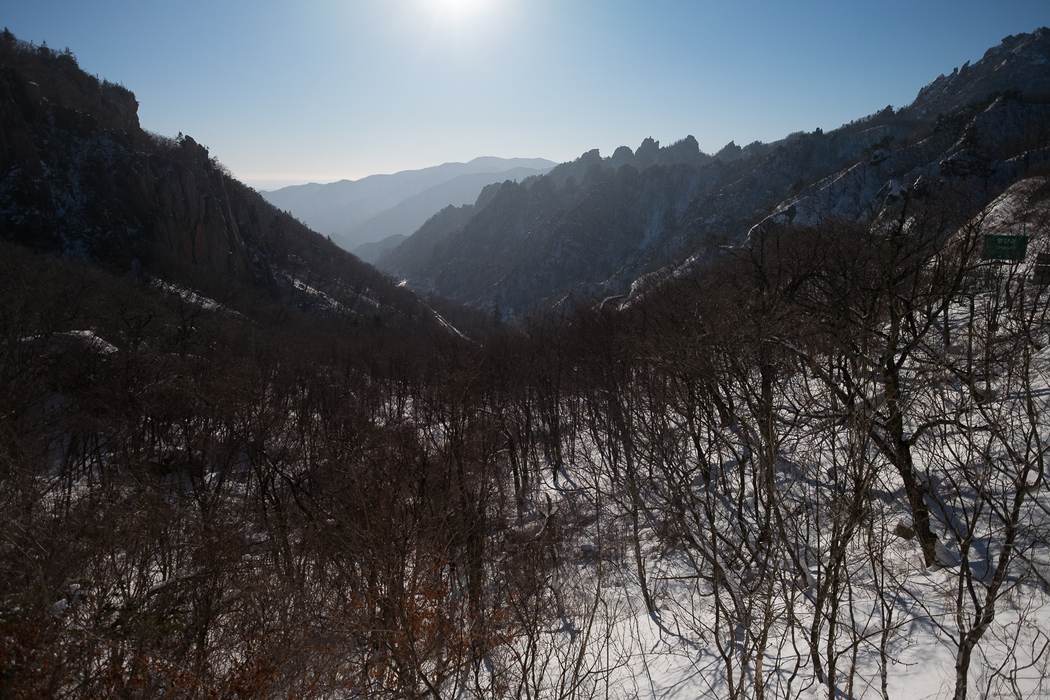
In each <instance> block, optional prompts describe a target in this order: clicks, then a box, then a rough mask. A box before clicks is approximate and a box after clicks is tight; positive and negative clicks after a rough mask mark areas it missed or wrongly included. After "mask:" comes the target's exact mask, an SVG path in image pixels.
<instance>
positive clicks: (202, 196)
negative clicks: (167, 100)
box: [0, 32, 428, 324]
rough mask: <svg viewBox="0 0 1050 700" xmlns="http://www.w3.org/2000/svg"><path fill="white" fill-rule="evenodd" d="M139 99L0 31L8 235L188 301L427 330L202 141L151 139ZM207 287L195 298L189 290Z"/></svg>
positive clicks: (1, 214)
mask: <svg viewBox="0 0 1050 700" xmlns="http://www.w3.org/2000/svg"><path fill="white" fill-rule="evenodd" d="M137 108H138V103H137V101H136V99H135V96H134V94H133V93H132V92H131V91H129V90H127V89H126V88H124V87H122V86H120V85H114V84H112V83H109V82H101V83H100V82H99V81H98V79H97V78H95V77H92V76H90V75H88V74H86V73H85V72H83V71H82V70H81V69H80V68H79V67H78V66H77V62H76V59H75V58H74V56H73V55H72V54H71V53H69V52H68V51H66V52H55V51H52V50H50V49H48V48H47V47H46V46H41V47H36V46H33V45H30V44H26V43H24V42H21V41H19V40H17V39H16V38H15V37H14V36H13V35H11V34H10V32H5V33H4V34H3V35H2V36H0V232H2V237H3V238H5V239H8V240H10V241H13V242H17V243H19V244H22V245H25V246H28V247H30V248H32V249H34V250H36V251H39V252H42V253H49V254H55V253H57V254H63V255H73V256H76V257H79V258H82V259H85V260H89V261H91V262H93V263H95V264H99V265H101V266H103V267H104V268H105V269H107V270H110V271H113V272H115V273H118V274H126V273H129V272H130V273H132V274H134V275H139V276H146V277H152V278H155V279H158V280H160V281H161V282H162V283H163V284H165V285H175V286H176V288H178V289H180V290H183V291H184V292H185V293H186V294H190V293H192V294H196V295H203V296H204V297H208V296H212V297H218V296H229V294H230V290H231V289H233V288H236V289H237V290H240V291H239V292H238V295H239V297H240V298H241V300H242V301H243V302H244V303H248V302H249V301H251V303H263V300H269V301H267V302H266V303H278V304H285V305H287V306H290V307H294V308H298V309H302V310H306V311H309V312H311V313H316V314H321V315H342V316H345V317H347V318H352V317H359V318H367V319H369V320H372V319H373V318H375V319H386V320H387V321H388V322H396V323H409V324H412V323H415V322H416V321H415V320H413V319H418V318H422V317H426V316H427V315H428V312H427V311H426V310H425V308H424V307H422V306H421V305H420V303H419V301H418V300H417V299H415V297H414V296H413V295H412V294H411V293H409V292H407V291H406V290H404V289H400V288H398V287H397V286H395V285H394V284H393V283H392V281H391V280H390V279H389V278H387V277H386V276H385V275H383V274H381V273H379V272H378V271H377V270H375V268H373V267H371V266H369V265H366V264H364V263H362V262H361V261H360V260H358V259H357V258H355V257H354V256H352V255H350V254H349V253H347V252H345V251H343V250H341V249H340V248H339V247H338V246H336V245H335V244H334V243H332V242H331V241H330V240H329V239H326V238H325V237H323V236H321V235H319V234H317V233H315V232H313V231H311V230H309V229H308V228H307V227H306V226H304V225H303V224H301V223H299V222H298V221H297V220H296V219H295V218H294V217H292V216H290V215H289V214H287V213H284V212H281V211H279V210H278V209H276V208H275V207H274V206H273V205H271V204H269V203H268V202H266V201H265V200H264V199H263V198H262V197H261V196H260V195H259V194H258V193H256V192H255V191H254V190H252V189H251V188H249V187H246V186H245V185H243V184H242V183H240V182H238V181H237V180H235V179H234V178H232V177H231V176H230V174H229V172H228V171H227V170H226V169H225V168H224V167H223V166H222V165H221V164H220V163H219V162H218V161H217V160H216V159H215V158H213V157H211V156H210V154H209V153H208V151H207V150H206V149H205V148H204V147H203V146H201V145H199V144H198V143H196V141H194V140H193V139H192V138H191V137H189V136H182V135H181V134H180V135H179V138H177V139H171V138H166V137H163V136H158V135H156V134H151V133H148V132H146V131H144V130H143V129H142V128H141V127H140V126H139V122H138V115H137ZM187 290H195V291H192V292H190V291H187Z"/></svg>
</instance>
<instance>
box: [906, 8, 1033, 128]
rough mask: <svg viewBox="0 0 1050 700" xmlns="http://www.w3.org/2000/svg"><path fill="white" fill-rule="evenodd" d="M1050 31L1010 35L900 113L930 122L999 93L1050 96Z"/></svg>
mask: <svg viewBox="0 0 1050 700" xmlns="http://www.w3.org/2000/svg"><path fill="white" fill-rule="evenodd" d="M1048 66H1050V29H1047V28H1046V27H1040V28H1039V29H1037V30H1035V31H1034V32H1032V33H1031V34H1016V35H1011V36H1008V37H1006V38H1004V39H1003V40H1002V43H1000V44H999V45H998V46H994V47H992V48H990V49H988V51H986V52H985V54H984V56H983V57H982V58H981V60H979V61H977V63H974V64H973V65H970V63H969V61H967V62H966V63H964V64H963V65H962V67H961V68H956V69H955V70H953V71H952V72H951V73H950V74H949V75H943V74H942V75H940V76H938V77H937V79H936V80H934V81H933V82H932V83H930V84H929V85H927V86H926V87H924V88H923V89H922V90H920V91H919V94H918V96H917V97H916V98H915V101H914V102H912V103H911V105H909V106H908V107H906V108H905V109H904V110H902V111H903V112H904V113H905V114H907V116H908V117H910V118H913V119H934V118H935V117H936V116H937V115H938V114H941V113H946V112H949V111H951V110H953V109H956V108H958V107H961V106H963V105H965V104H968V103H973V102H978V101H980V100H983V99H986V98H988V97H989V96H991V95H995V94H997V93H1003V92H1020V93H1023V94H1027V95H1038V94H1045V93H1050V71H1048V70H1047V67H1048Z"/></svg>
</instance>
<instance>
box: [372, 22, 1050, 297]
mask: <svg viewBox="0 0 1050 700" xmlns="http://www.w3.org/2000/svg"><path fill="white" fill-rule="evenodd" d="M1048 57H1050V30H1047V29H1045V28H1042V29H1039V30H1037V31H1035V32H1033V33H1032V34H1022V35H1017V36H1012V37H1007V39H1006V40H1004V42H1003V44H1002V45H1000V46H998V47H996V48H993V49H991V50H989V51H988V52H987V54H986V55H985V57H984V58H982V59H981V60H980V61H978V62H977V63H975V64H974V65H972V66H964V68H963V69H959V70H957V71H955V72H954V73H953V74H952V75H951V76H950V77H948V78H945V77H944V76H941V77H940V78H938V79H936V80H934V81H933V82H932V83H931V84H930V85H928V86H926V87H924V88H923V89H922V90H921V91H920V92H919V94H918V96H917V98H916V100H915V101H914V102H913V103H912V104H911V105H909V106H907V107H905V108H903V109H900V110H894V109H893V108H892V107H887V108H885V109H883V110H881V111H880V112H878V113H876V114H872V115H870V116H867V117H863V118H860V119H858V120H855V121H854V122H852V123H850V124H846V125H843V126H842V127H840V128H838V129H835V130H833V131H829V132H827V133H824V132H823V131H821V130H817V131H815V132H813V133H803V132H800V133H796V134H791V135H789V136H787V137H786V138H784V139H781V140H780V141H777V142H774V143H770V144H763V143H757V142H756V143H752V144H749V145H747V146H744V147H740V146H737V145H736V144H735V143H730V144H728V145H727V146H726V147H725V148H723V149H721V150H720V151H719V152H718V153H716V154H714V155H713V156H709V155H706V154H702V153H699V150H698V149H697V148H694V147H693V144H695V143H696V142H695V139H693V138H692V137H688V138H687V139H684V140H683V141H682V142H679V143H678V144H674V145H673V146H669V147H665V148H660V147H659V144H658V143H656V142H653V141H651V140H647V141H646V142H644V143H643V144H642V146H641V147H639V148H638V149H637V151H635V152H632V151H631V150H630V149H629V148H620V149H617V151H616V152H615V153H614V154H613V155H612V156H611V157H607V158H602V157H601V156H600V154H599V153H598V152H597V151H590V152H588V153H585V154H584V155H582V156H581V157H580V158H579V159H577V160H576V161H574V162H571V163H565V164H562V165H559V166H558V167H557V168H555V169H553V170H552V171H551V172H550V173H548V174H547V175H545V176H543V177H540V178H535V179H532V180H530V181H528V182H526V183H523V184H513V183H510V184H506V185H504V186H503V187H502V188H501V189H500V191H499V192H498V193H497V194H496V196H495V197H493V198H492V199H491V201H489V202H488V204H487V206H485V207H478V206H474V208H473V211H472V212H471V215H470V218H469V220H467V221H466V222H465V223H463V224H462V225H461V226H460V227H458V228H456V229H455V230H448V231H445V232H444V233H443V234H442V235H441V236H435V234H434V231H433V230H428V231H426V232H425V231H424V230H423V229H421V230H420V231H419V232H418V233H416V234H414V235H413V236H411V237H409V238H408V239H407V240H405V241H403V242H401V243H400V244H399V245H398V246H397V247H395V248H393V249H392V250H390V251H388V252H386V253H384V254H382V255H381V256H380V257H379V258H378V259H377V261H376V262H377V265H378V266H379V267H380V268H381V269H384V270H386V271H388V272H390V273H391V274H394V275H396V276H399V277H402V278H404V279H406V281H407V284H408V285H409V286H410V287H412V288H415V289H421V290H426V291H428V292H433V293H436V294H440V295H443V296H447V297H449V298H452V299H456V300H459V301H462V302H465V303H469V304H473V305H476V306H479V307H482V308H485V309H494V308H496V307H499V308H500V309H501V311H502V312H503V313H504V314H508V315H519V314H523V313H527V312H529V311H531V310H535V309H542V308H546V307H549V306H551V305H554V304H559V303H564V302H567V301H571V300H585V299H590V298H593V297H595V296H597V297H603V296H610V295H624V294H628V293H630V292H631V290H632V288H636V286H637V285H638V283H639V282H641V281H643V280H653V279H660V278H662V277H666V276H667V275H668V274H674V271H675V270H677V271H678V274H689V270H691V269H693V268H692V266H693V265H695V263H696V262H697V261H702V260H704V259H706V257H708V256H709V255H710V254H711V253H712V252H714V251H716V250H718V249H719V247H720V246H723V245H726V244H732V243H738V242H740V241H743V240H744V239H745V237H746V236H747V234H748V232H749V231H750V230H751V229H752V227H754V226H755V225H756V224H758V223H760V222H762V221H763V220H766V219H767V218H768V217H769V216H770V215H772V214H777V215H779V216H780V220H782V221H786V222H796V223H798V224H802V223H814V222H816V221H818V220H820V219H821V218H826V217H831V216H835V217H844V218H847V219H850V220H859V219H862V218H864V217H868V216H871V215H872V214H873V212H877V211H878V209H879V207H880V206H881V202H882V201H883V200H884V199H885V197H886V196H887V195H888V194H890V193H899V192H900V191H901V189H900V188H902V187H903V188H905V191H907V189H908V188H913V187H914V186H915V185H916V183H919V182H921V183H922V185H923V188H924V189H925V190H926V191H928V192H929V193H930V194H934V193H936V192H946V191H948V190H953V189H954V190H958V189H961V188H965V189H966V190H967V191H969V192H971V193H972V198H973V199H974V201H973V202H972V206H973V207H974V208H975V209H977V208H979V207H980V205H981V204H982V203H986V202H987V201H990V199H991V198H993V197H994V196H995V195H996V194H997V193H998V192H1001V191H1002V189H1003V188H1005V187H1006V186H1008V185H1009V184H1010V183H1011V182H1013V181H1015V180H1016V179H1017V178H1018V177H1019V176H1020V175H1021V174H1022V173H1023V172H1025V171H1026V170H1027V169H1028V168H1031V167H1033V166H1037V165H1038V164H1040V163H1043V162H1045V160H1046V158H1047V139H1046V134H1047V133H1050V104H1048V102H1050V100H1048V98H1047V87H1048V85H1050V58H1048ZM446 218H447V217H446ZM643 286H644V285H643Z"/></svg>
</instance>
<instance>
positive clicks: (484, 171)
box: [263, 157, 555, 250]
mask: <svg viewBox="0 0 1050 700" xmlns="http://www.w3.org/2000/svg"><path fill="white" fill-rule="evenodd" d="M554 165H555V163H553V162H552V161H549V160H544V159H543V158H495V157H482V158H475V159H474V160H472V161H470V162H468V163H445V164H443V165H437V166H434V167H431V168H423V169H422V170H404V171H401V172H398V173H394V174H392V175H371V176H369V177H365V178H362V179H360V180H340V181H339V182H333V183H329V184H325V185H319V184H316V183H313V184H309V185H294V186H292V187H284V188H282V189H279V190H275V191H273V192H264V193H263V197H265V198H266V200H267V201H269V202H270V203H272V204H274V205H275V206H277V207H280V208H281V209H286V210H288V211H290V212H291V213H292V214H294V215H295V216H297V217H298V218H300V219H302V220H303V221H304V222H305V223H306V224H307V225H309V226H311V227H312V228H314V229H315V230H317V231H320V232H321V233H323V234H326V235H330V236H332V237H333V239H334V240H335V241H336V242H338V243H339V244H340V245H342V246H343V247H344V248H346V249H347V250H353V249H354V248H356V247H357V246H359V245H361V244H362V243H370V242H375V241H379V240H381V239H383V238H386V237H388V236H392V235H396V234H402V235H406V236H407V235H409V234H411V233H412V232H413V231H415V230H416V229H417V228H419V227H420V225H422V224H423V222H424V221H426V220H427V219H428V218H429V217H430V216H431V215H432V214H435V213H436V212H437V211H439V210H440V209H441V208H442V207H445V206H447V205H449V204H452V205H456V206H459V205H463V204H468V203H471V202H473V201H474V200H475V199H477V197H478V195H479V194H480V193H481V189H482V188H483V187H485V185H489V184H491V183H493V182H503V181H505V180H519V179H525V178H527V177H530V176H533V175H541V174H543V173H545V172H547V171H548V170H550V169H551V168H552V167H554Z"/></svg>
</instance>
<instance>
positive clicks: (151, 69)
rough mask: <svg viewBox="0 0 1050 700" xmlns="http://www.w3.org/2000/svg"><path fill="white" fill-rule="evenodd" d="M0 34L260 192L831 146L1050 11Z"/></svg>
mask: <svg viewBox="0 0 1050 700" xmlns="http://www.w3.org/2000/svg"><path fill="white" fill-rule="evenodd" d="M0 24H3V25H4V26H6V27H8V28H9V29H10V30H11V31H12V32H14V34H15V35H16V36H18V37H19V38H21V39H24V40H26V41H33V42H35V43H37V44H39V43H41V42H43V41H46V42H47V44H48V46H50V47H52V48H55V49H62V48H65V47H67V46H68V47H69V48H70V49H71V50H72V51H73V52H74V53H75V54H76V55H77V58H78V60H79V63H80V66H81V68H83V69H84V70H86V71H87V72H89V73H96V74H98V75H99V77H104V78H107V79H109V80H111V81H113V82H119V83H122V84H123V85H124V86H125V87H127V88H129V89H131V90H132V91H134V92H135V94H136V96H137V97H138V100H139V103H140V107H139V116H140V120H141V122H142V125H143V127H144V128H146V129H149V130H151V131H155V132H158V133H161V134H165V135H168V136H174V135H175V134H177V133H178V132H180V131H181V132H183V133H185V134H188V135H191V136H193V137H194V138H195V139H196V140H197V141H199V142H200V143H203V144H205V145H206V146H208V148H209V149H210V150H211V152H212V155H214V156H216V157H217V158H218V159H219V160H221V161H222V162H223V163H225V164H226V165H227V166H229V167H230V169H231V170H233V171H234V173H235V174H236V175H237V176H238V177H240V178H241V179H242V180H244V181H246V182H248V183H249V184H253V185H255V186H256V187H258V188H260V189H270V188H272V187H278V186H281V185H284V184H290V183H292V182H305V181H317V182H328V181H332V180H338V179H341V178H350V179H356V178H359V177H363V176H366V175H370V174H373V173H384V172H396V171H398V170H406V169H411V168H421V167H426V166H429V165H437V164H439V163H443V162H448V161H466V160H470V159H471V158H474V157H476V156H482V155H495V156H504V157H543V158H549V159H551V160H555V161H564V160H571V159H573V158H575V157H577V156H579V155H580V154H581V153H583V152H584V151H587V150H590V149H592V148H599V149H601V152H602V154H603V155H610V154H611V153H612V151H613V150H614V149H615V148H616V147H617V146H619V145H628V146H630V147H632V148H637V146H638V144H639V143H641V141H642V139H643V138H645V137H647V136H652V137H653V138H655V139H657V140H659V141H661V142H662V143H664V144H667V143H671V142H674V141H677V140H678V139H681V138H683V137H685V136H686V135H687V134H693V135H694V136H695V137H696V138H697V140H698V141H699V142H700V147H701V148H702V149H703V150H704V151H707V152H713V151H717V150H718V149H719V148H721V147H722V146H723V145H725V144H726V143H727V142H729V141H730V140H735V141H736V142H737V143H738V144H742V145H743V144H746V143H750V142H752V141H755V140H761V141H772V140H775V139H778V138H781V137H783V136H785V135H787V134H789V133H791V132H793V131H800V130H806V131H812V130H813V129H815V128H816V127H821V128H823V129H832V128H835V127H837V126H839V125H841V124H842V123H844V122H848V121H850V120H851V119H854V118H857V117H860V116H864V115H866V114H870V113H872V112H874V111H876V110H878V109H881V108H883V107H885V106H886V105H888V104H892V105H894V106H895V107H899V106H902V105H904V104H907V103H909V102H911V100H912V99H914V97H915V94H916V93H917V92H918V90H919V89H920V88H921V87H922V86H923V85H925V84H926V83H928V82H929V81H931V80H933V79H934V78H936V77H937V76H938V75H939V74H940V73H949V72H951V70H952V69H953V68H954V67H956V66H959V65H961V64H962V63H964V62H965V61H968V60H969V61H976V60H977V59H979V58H980V57H981V56H982V55H983V54H984V52H985V50H987V49H988V48H990V47H991V46H993V45H995V44H997V43H999V41H1000V40H1001V39H1002V38H1003V37H1004V36H1006V35H1008V34H1017V33H1021V32H1030V31H1032V30H1034V29H1035V28H1036V27H1039V26H1042V25H1050V2H1047V0H1023V1H1022V0H999V1H998V2H992V1H990V0H989V1H985V2H972V1H969V0H953V1H951V2H947V1H944V2H940V1H938V2H923V1H922V0H909V1H908V2H902V1H899V0H887V1H884V2H880V3H873V2H852V1H850V0H837V1H835V2H805V1H803V0H797V1H796V2H769V1H753V2H745V1H734V0H719V1H711V2H708V1H707V0H693V1H686V0H645V1H644V2H642V1H641V0H638V1H637V2H630V1H627V0H294V1H289V0H251V1H247V0H206V1H204V0H183V1H182V2H165V3H160V2H153V1H152V0H137V1H135V2H131V1H129V0H92V1H91V2H85V1H84V0H75V1H74V0H3V2H2V4H0Z"/></svg>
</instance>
